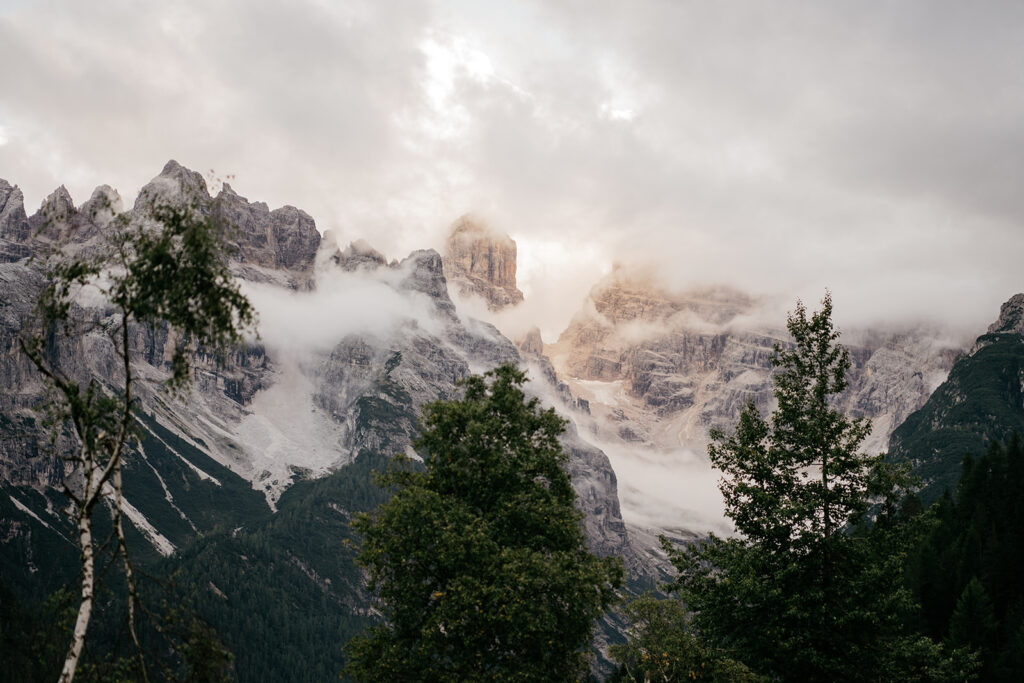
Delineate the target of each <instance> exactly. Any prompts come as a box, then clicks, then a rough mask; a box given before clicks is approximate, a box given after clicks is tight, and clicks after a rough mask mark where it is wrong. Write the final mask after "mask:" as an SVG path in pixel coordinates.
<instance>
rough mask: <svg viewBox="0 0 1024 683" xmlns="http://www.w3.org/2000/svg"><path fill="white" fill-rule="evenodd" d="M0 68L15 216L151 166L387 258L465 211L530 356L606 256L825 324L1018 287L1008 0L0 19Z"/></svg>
mask: <svg viewBox="0 0 1024 683" xmlns="http://www.w3.org/2000/svg"><path fill="white" fill-rule="evenodd" d="M0 65H2V67H0V177H2V178H5V179H7V180H9V181H11V182H13V183H16V184H18V185H20V186H21V188H22V189H23V190H24V193H25V196H26V201H27V204H28V210H29V213H32V212H33V211H34V210H35V208H36V207H38V205H39V202H40V201H41V200H42V199H43V197H44V196H45V195H46V194H48V193H49V192H50V191H51V190H52V189H54V188H55V187H56V186H57V185H59V184H61V183H63V184H65V185H66V186H67V187H68V189H69V190H70V191H71V193H72V196H73V197H74V199H75V201H76V202H77V203H81V202H82V201H84V200H85V199H86V198H88V195H89V193H90V192H91V190H92V188H93V187H95V186H96V185H98V184H100V183H109V184H111V185H113V186H114V187H116V188H117V189H118V190H120V191H121V193H122V194H123V195H124V196H125V197H126V198H128V199H133V198H134V195H135V193H136V192H137V190H138V189H139V187H140V186H141V185H143V184H144V183H145V182H147V181H148V180H149V179H150V178H152V177H153V176H154V175H156V174H157V173H158V172H159V170H160V168H161V167H162V166H163V164H164V162H166V161H167V160H168V159H171V158H174V159H176V160H178V161H179V162H181V163H182V164H184V165H186V166H188V167H190V168H193V169H195V170H199V171H201V172H203V173H206V172H208V171H209V170H211V169H213V170H215V171H216V173H217V174H219V175H220V176H225V175H228V174H233V175H234V176H235V179H234V180H233V181H232V186H233V187H234V188H235V190H236V191H238V192H239V193H240V194H242V195H244V196H246V197H248V198H249V199H250V200H262V201H266V202H267V203H268V204H270V205H271V207H272V208H273V207H276V206H280V205H282V204H292V205H295V206H298V207H300V208H303V209H305V210H306V211H308V212H309V213H310V214H311V215H313V217H314V218H315V219H316V221H317V225H318V227H319V228H320V230H321V231H323V230H325V229H332V230H334V231H337V232H338V233H339V234H340V235H341V237H342V239H343V240H344V241H346V242H347V241H348V240H351V239H355V238H358V237H363V238H365V239H366V240H367V241H369V242H370V243H371V244H373V245H374V246H376V247H377V248H378V249H380V250H382V251H384V252H385V253H386V254H388V255H389V256H391V257H401V256H403V255H405V254H406V253H407V252H408V251H410V250H411V249H414V248H419V247H430V246H432V247H439V246H440V245H441V243H442V237H443V234H444V231H445V230H446V228H447V226H448V225H449V224H450V223H451V222H452V221H453V220H454V219H455V218H457V217H458V216H459V215H460V214H462V213H464V212H466V211H469V210H473V211H476V212H479V213H482V214H483V215H486V216H488V217H489V218H490V220H491V222H492V224H493V225H494V226H495V227H497V228H499V229H501V230H504V231H506V232H508V233H510V234H511V235H512V236H513V237H514V238H516V239H517V241H518V242H519V244H520V251H521V257H522V258H521V263H520V274H521V281H522V286H523V289H524V290H525V292H526V294H527V297H528V303H530V302H531V301H532V303H530V305H532V306H534V307H535V308H536V311H537V316H538V317H539V318H542V319H543V321H544V322H545V323H546V327H545V333H546V336H547V337H550V336H551V332H550V330H552V329H555V328H556V327H557V326H558V325H559V324H561V323H558V322H557V321H558V320H559V318H563V319H564V318H567V317H568V315H570V314H571V312H572V311H573V310H575V309H576V308H578V306H579V302H580V299H581V297H582V296H583V295H584V293H585V292H586V291H587V290H588V289H589V287H590V286H591V284H593V282H594V281H595V280H596V278H597V277H599V276H600V275H601V273H604V272H607V271H608V270H609V269H610V267H611V264H612V262H613V261H616V260H618V261H623V262H649V263H652V264H655V265H656V266H658V267H659V268H660V270H661V271H662V273H663V275H664V276H665V277H666V278H669V279H671V280H672V282H673V284H674V285H676V286H679V287H683V286H688V285H692V284H707V283H727V284H732V285H734V286H738V287H741V288H743V289H746V290H748V291H750V292H752V293H755V294H765V295H769V296H773V297H777V298H778V297H781V298H782V299H784V300H792V298H795V297H796V296H803V297H804V298H806V299H808V300H809V301H816V300H817V299H820V297H821V294H822V293H823V291H824V288H825V287H830V288H831V289H832V291H833V295H834V299H835V305H836V317H837V318H838V319H839V322H840V323H841V324H842V323H844V322H846V323H848V324H854V323H859V322H867V321H870V320H873V319H876V318H877V319H881V320H900V319H906V318H939V319H943V320H946V321H949V322H952V323H955V324H957V325H960V326H963V327H965V328H966V329H975V330H976V332H980V331H981V330H980V329H976V328H979V327H983V326H984V325H986V324H988V323H989V322H991V321H992V320H993V319H994V318H995V316H996V314H997V313H998V307H999V304H1000V303H1001V302H1002V301H1004V300H1006V299H1007V298H1009V296H1010V295H1011V294H1014V293H1016V292H1018V291H1022V290H1024V276H1022V268H1021V262H1022V257H1024V187H1022V181H1024V125H1022V122H1024V3H1020V2H1006V3H999V2H963V1H949V2H940V1H934V0H927V1H925V0H921V1H920V2H909V1H903V2H873V3H865V2H862V1H853V2H827V3H822V2H781V1H780V2H772V3H758V2H742V3H740V2H737V3H710V2H683V1H680V0H630V1H629V2H625V1H617V2H616V1H611V0H607V1H602V0H586V1H583V0H565V1H561V2H558V1H555V2H552V1H548V2H539V1H538V2H512V1H510V0H508V1H503V2H484V1H481V0H468V1H466V2H423V3H416V2H398V1H394V2H390V1H387V0H367V1H366V2H344V1H340V0H319V1H310V2H288V3H283V2H280V1H274V2H263V1H262V0H244V1H242V0H238V1H230V2H218V1H216V0H204V1H203V2H173V3H168V2H159V3H156V2H138V1H136V0H124V1H122V2H103V1H101V0H95V1H93V2H76V1H72V0H68V1H51V2H20V1H13V2H12V1H11V0H0ZM553 293H557V295H555V294H553ZM548 340H549V341H551V339H550V338H549V339H548Z"/></svg>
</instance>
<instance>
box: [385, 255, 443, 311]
mask: <svg viewBox="0 0 1024 683" xmlns="http://www.w3.org/2000/svg"><path fill="white" fill-rule="evenodd" d="M397 267H398V268H399V269H401V270H404V271H406V272H407V275H406V276H405V279H404V280H403V281H402V284H401V288H402V289H405V290H410V291H414V292H422V293H423V294H426V295H427V296H429V297H430V298H431V299H433V300H434V303H435V305H436V306H437V308H438V309H440V310H441V311H443V312H444V313H446V314H448V315H451V316H454V315H455V305H454V304H453V303H452V300H451V298H450V297H449V296H448V283H447V281H446V280H445V277H444V267H443V265H442V263H441V255H440V254H438V253H437V252H436V251H434V250H433V249H419V250H417V251H414V252H412V253H411V254H409V255H408V256H407V257H405V258H404V259H402V261H401V262H400V263H399V264H398V266H397Z"/></svg>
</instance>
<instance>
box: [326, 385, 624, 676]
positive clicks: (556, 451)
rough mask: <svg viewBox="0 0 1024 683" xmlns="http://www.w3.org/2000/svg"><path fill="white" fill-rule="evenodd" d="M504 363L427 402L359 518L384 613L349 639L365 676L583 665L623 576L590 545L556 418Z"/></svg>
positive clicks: (353, 669)
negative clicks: (405, 447)
mask: <svg viewBox="0 0 1024 683" xmlns="http://www.w3.org/2000/svg"><path fill="white" fill-rule="evenodd" d="M524 381H525V376H524V375H523V374H522V373H521V372H520V371H518V370H516V369H515V368H513V367H511V366H507V365H506V366H502V367H500V368H498V369H496V370H494V371H491V372H489V373H487V374H486V375H485V376H484V377H479V376H473V377H470V378H469V379H467V380H466V381H465V383H464V391H465V394H464V397H463V398H462V399H460V400H453V401H439V402H436V403H433V404H430V405H428V406H426V407H425V408H424V410H423V418H422V432H421V434H420V436H419V438H418V439H417V440H416V441H415V442H414V445H415V447H416V449H417V451H418V452H419V453H421V454H422V455H423V458H424V468H422V469H421V468H416V467H413V466H412V463H410V462H409V461H408V460H405V459H404V458H401V457H400V458H399V459H398V466H397V467H396V468H394V469H392V470H391V471H390V472H389V473H388V474H386V475H384V476H383V477H382V483H383V484H384V485H385V486H389V487H392V488H393V489H394V495H393V496H392V498H391V499H390V500H389V501H388V502H387V503H386V504H384V505H382V506H381V507H380V508H378V509H377V510H376V511H375V512H374V513H373V514H369V515H363V516H360V517H358V518H357V520H356V521H355V523H354V526H355V528H356V529H357V530H358V531H359V532H360V533H361V534H362V544H361V549H360V554H359V561H360V563H361V564H362V565H363V566H364V567H366V569H367V570H368V572H369V577H370V589H371V590H372V591H374V592H375V594H376V595H377V597H378V598H379V601H380V605H381V609H382V610H383V613H384V617H385V622H384V623H383V624H380V625H378V626H375V627H373V628H372V629H370V630H369V632H368V633H367V634H365V635H363V636H360V637H357V638H355V639H353V641H351V642H350V643H349V644H348V646H347V647H346V651H347V653H348V656H349V661H348V665H347V667H346V673H347V674H348V675H351V676H353V677H355V678H357V679H360V680H374V681H395V680H436V681H472V680H485V679H486V680H508V681H511V680H530V681H541V680H552V681H566V680H573V679H575V678H577V677H579V676H580V675H581V674H582V673H583V671H584V669H585V649H586V646H587V644H588V642H589V640H590V637H591V633H592V630H593V626H594V621H595V620H596V619H597V618H598V617H599V616H600V615H601V613H602V612H603V611H604V610H605V608H607V607H608V605H609V604H610V603H611V602H612V600H613V598H614V591H615V589H616V588H617V587H618V586H619V585H620V584H621V581H622V574H623V570H622V565H621V561H620V560H618V559H617V558H604V559H599V558H597V557H595V556H593V555H592V554H590V553H589V552H588V550H587V548H586V544H585V539H584V536H583V532H582V529H581V525H580V521H581V517H580V513H579V512H578V511H577V510H576V509H575V508H574V500H575V493H574V492H573V489H572V485H571V483H570V480H569V476H568V474H567V473H566V472H565V470H564V464H565V457H566V456H565V454H564V453H563V451H562V449H561V446H560V444H559V442H558V436H559V434H560V433H561V432H562V430H563V428H564V425H563V421H562V419H561V418H559V417H558V416H557V415H556V414H555V413H554V411H553V410H541V409H540V408H539V406H538V402H537V400H536V399H531V400H529V401H527V400H526V399H525V396H524V394H523V392H522V390H521V388H520V387H521V385H522V383H523V382H524Z"/></svg>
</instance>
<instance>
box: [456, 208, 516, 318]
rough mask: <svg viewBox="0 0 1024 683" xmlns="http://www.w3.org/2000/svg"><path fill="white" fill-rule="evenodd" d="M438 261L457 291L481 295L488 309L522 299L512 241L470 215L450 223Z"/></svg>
mask: <svg viewBox="0 0 1024 683" xmlns="http://www.w3.org/2000/svg"><path fill="white" fill-rule="evenodd" d="M442 260H443V263H444V274H445V277H446V278H447V279H448V281H449V283H450V284H451V285H454V286H455V287H456V288H457V291H458V292H459V294H460V295H462V296H471V295H477V296H480V297H482V298H483V299H484V300H485V301H486V302H487V307H488V308H489V309H490V310H492V311H497V310H500V309H502V308H505V307H506V306H515V305H516V304H518V303H519V302H521V301H522V300H523V293H522V292H520V291H519V289H518V288H517V287H516V243H515V241H514V240H513V239H512V238H510V237H509V236H508V235H500V234H497V233H494V232H493V231H492V230H490V228H488V227H487V226H486V225H485V224H484V223H483V222H482V221H480V220H478V219H476V218H474V217H472V216H468V215H467V216H463V217H462V218H460V219H459V220H457V221H455V223H454V224H452V228H451V232H450V233H449V235H448V242H447V244H446V247H445V253H444V257H443V259H442Z"/></svg>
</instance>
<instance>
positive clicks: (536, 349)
mask: <svg viewBox="0 0 1024 683" xmlns="http://www.w3.org/2000/svg"><path fill="white" fill-rule="evenodd" d="M516 346H518V347H519V350H520V351H522V352H523V353H529V354H534V355H537V356H543V355H544V339H543V338H542V337H541V336H540V330H539V329H538V328H537V327H536V326H534V327H531V328H530V330H529V332H527V333H526V335H525V336H524V337H523V338H522V339H520V340H519V341H517V342H516Z"/></svg>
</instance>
